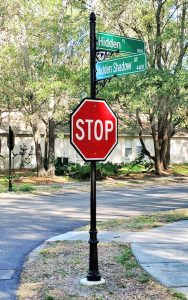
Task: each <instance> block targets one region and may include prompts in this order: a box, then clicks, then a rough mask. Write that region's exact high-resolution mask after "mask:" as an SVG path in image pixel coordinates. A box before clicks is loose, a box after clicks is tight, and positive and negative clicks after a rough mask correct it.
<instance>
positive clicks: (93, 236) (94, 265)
mask: <svg viewBox="0 0 188 300" xmlns="http://www.w3.org/2000/svg"><path fill="white" fill-rule="evenodd" d="M95 27H96V17H95V13H94V12H92V13H91V14H90V84H91V86H90V88H91V89H90V94H91V98H92V99H95V98H96V67H95V59H96V37H95ZM89 234H90V239H89V244H90V251H89V272H88V275H87V280H88V281H100V280H101V275H100V273H99V268H98V252H97V244H98V239H97V229H96V161H91V196H90V231H89Z"/></svg>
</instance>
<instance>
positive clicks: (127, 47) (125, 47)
mask: <svg viewBox="0 0 188 300" xmlns="http://www.w3.org/2000/svg"><path fill="white" fill-rule="evenodd" d="M96 37H97V49H98V50H105V51H110V52H127V53H135V54H141V53H144V52H145V43H144V41H142V40H139V39H134V38H128V37H124V36H119V35H114V34H110V33H104V32H98V33H97V35H96Z"/></svg>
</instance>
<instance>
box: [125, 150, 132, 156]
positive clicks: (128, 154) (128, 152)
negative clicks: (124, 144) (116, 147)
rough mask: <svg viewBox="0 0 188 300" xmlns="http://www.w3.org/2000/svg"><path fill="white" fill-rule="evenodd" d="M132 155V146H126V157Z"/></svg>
mask: <svg viewBox="0 0 188 300" xmlns="http://www.w3.org/2000/svg"><path fill="white" fill-rule="evenodd" d="M131 155H132V148H125V157H130V156H131Z"/></svg>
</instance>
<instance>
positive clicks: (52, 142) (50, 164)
mask: <svg viewBox="0 0 188 300" xmlns="http://www.w3.org/2000/svg"><path fill="white" fill-rule="evenodd" d="M48 137H49V140H48V142H49V144H48V145H49V150H48V169H47V174H48V176H54V175H55V166H54V161H55V121H54V119H49V133H48Z"/></svg>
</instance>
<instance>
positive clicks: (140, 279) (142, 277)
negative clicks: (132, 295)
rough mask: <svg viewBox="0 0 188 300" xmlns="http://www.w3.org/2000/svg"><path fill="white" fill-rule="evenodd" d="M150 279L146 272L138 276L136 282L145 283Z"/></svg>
mask: <svg viewBox="0 0 188 300" xmlns="http://www.w3.org/2000/svg"><path fill="white" fill-rule="evenodd" d="M149 280H150V277H149V275H148V274H147V273H142V274H140V275H139V276H138V282H140V283H143V284H144V283H147V282H148V281H149Z"/></svg>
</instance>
